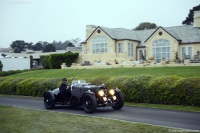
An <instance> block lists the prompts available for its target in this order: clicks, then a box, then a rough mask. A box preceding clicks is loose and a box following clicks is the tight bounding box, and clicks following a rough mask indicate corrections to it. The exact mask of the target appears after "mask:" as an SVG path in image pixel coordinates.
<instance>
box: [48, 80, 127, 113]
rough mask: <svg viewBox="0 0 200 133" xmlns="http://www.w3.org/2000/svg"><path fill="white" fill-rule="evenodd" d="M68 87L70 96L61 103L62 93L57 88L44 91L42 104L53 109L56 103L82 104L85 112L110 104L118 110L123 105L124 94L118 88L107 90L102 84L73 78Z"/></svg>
mask: <svg viewBox="0 0 200 133" xmlns="http://www.w3.org/2000/svg"><path fill="white" fill-rule="evenodd" d="M68 89H70V97H69V98H68V100H67V101H66V102H64V103H63V101H64V100H63V99H64V97H63V95H62V94H61V93H60V91H59V88H57V89H54V90H52V91H51V90H48V91H46V92H45V93H44V105H45V107H46V108H47V109H53V108H54V107H55V105H56V104H60V105H71V106H83V109H84V110H85V112H86V113H92V112H94V111H95V110H96V108H97V107H106V106H111V107H112V108H113V109H115V110H120V109H121V108H122V107H123V106H124V96H123V94H122V92H121V90H119V89H118V88H116V89H110V90H107V88H106V86H105V85H104V84H102V85H100V86H97V85H92V84H89V83H86V81H85V80H73V81H72V83H71V85H68Z"/></svg>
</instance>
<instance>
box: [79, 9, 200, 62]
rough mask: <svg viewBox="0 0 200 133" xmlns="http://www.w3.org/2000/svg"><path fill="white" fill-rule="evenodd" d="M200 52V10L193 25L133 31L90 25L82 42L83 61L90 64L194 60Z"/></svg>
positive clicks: (195, 14)
mask: <svg viewBox="0 0 200 133" xmlns="http://www.w3.org/2000/svg"><path fill="white" fill-rule="evenodd" d="M198 51H200V11H195V12H194V25H181V26H175V27H158V28H156V29H146V30H130V29H124V28H106V27H102V26H94V25H87V27H86V40H85V42H82V60H83V61H90V63H91V64H93V63H95V62H98V61H101V62H107V63H110V64H113V63H118V64H120V63H122V62H123V61H140V60H142V59H143V60H144V59H145V60H149V59H154V61H155V62H157V63H160V62H161V60H162V59H165V60H168V62H169V63H170V62H174V60H175V59H180V60H181V61H184V59H185V58H186V57H187V58H190V60H193V59H194V56H195V55H198V57H199V52H198Z"/></svg>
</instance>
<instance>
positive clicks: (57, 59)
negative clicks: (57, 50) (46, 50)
mask: <svg viewBox="0 0 200 133" xmlns="http://www.w3.org/2000/svg"><path fill="white" fill-rule="evenodd" d="M78 55H79V54H78V53H72V52H66V53H64V54H51V55H50V56H49V67H50V68H51V69H60V68H61V64H62V63H66V65H67V66H71V64H72V63H73V62H74V61H75V60H76V59H77V58H78Z"/></svg>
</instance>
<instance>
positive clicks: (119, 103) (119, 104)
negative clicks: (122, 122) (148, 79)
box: [112, 93, 124, 110]
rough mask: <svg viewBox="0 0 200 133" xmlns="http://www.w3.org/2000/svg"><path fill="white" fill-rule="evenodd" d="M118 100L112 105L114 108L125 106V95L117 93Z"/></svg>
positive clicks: (118, 108)
mask: <svg viewBox="0 0 200 133" xmlns="http://www.w3.org/2000/svg"><path fill="white" fill-rule="evenodd" d="M116 97H117V101H116V103H115V105H113V106H112V108H113V109H116V110H120V109H121V108H122V107H123V106H124V95H123V94H122V93H117V94H116Z"/></svg>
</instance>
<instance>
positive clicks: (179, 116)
mask: <svg viewBox="0 0 200 133" xmlns="http://www.w3.org/2000/svg"><path fill="white" fill-rule="evenodd" d="M0 105H9V106H14V107H20V108H28V109H37V110H47V109H46V108H45V107H44V104H43V100H34V99H27V98H15V97H7V96H0ZM53 111H58V112H66V113H74V114H80V115H87V116H96V117H102V118H112V119H119V120H124V121H131V122H141V123H147V124H153V125H162V126H168V127H175V128H183V129H191V130H200V112H186V111H172V110H163V109H152V108H143V107H130V106H124V107H123V108H122V109H121V110H113V109H112V108H111V107H101V108H97V110H96V112H95V113H93V114H87V113H85V111H84V110H83V108H82V107H71V106H57V107H56V108H55V109H53Z"/></svg>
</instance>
